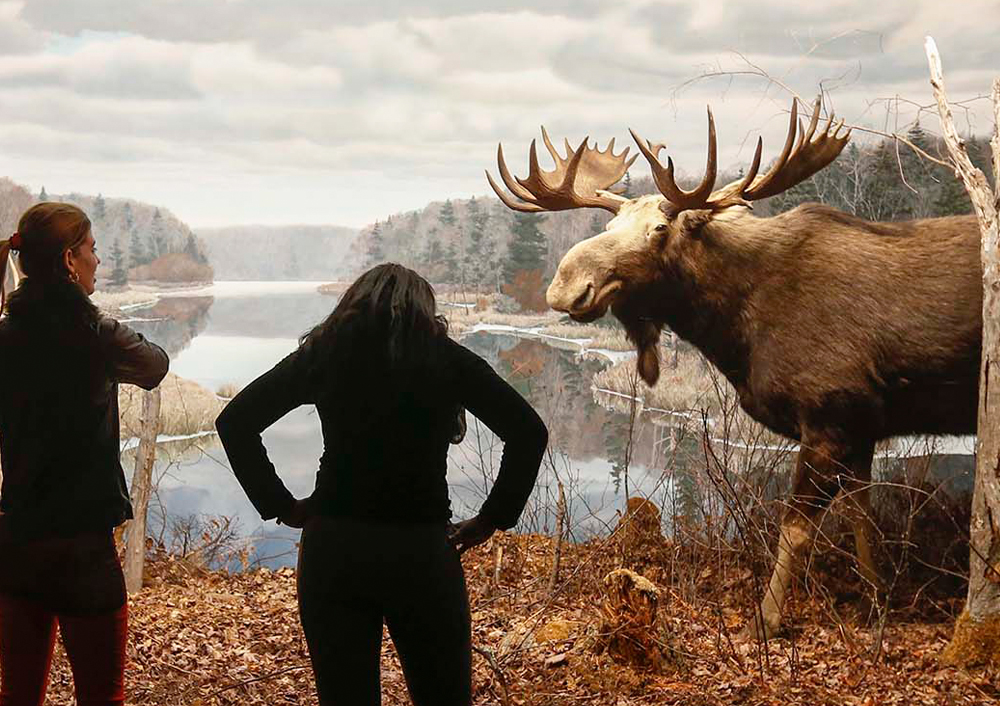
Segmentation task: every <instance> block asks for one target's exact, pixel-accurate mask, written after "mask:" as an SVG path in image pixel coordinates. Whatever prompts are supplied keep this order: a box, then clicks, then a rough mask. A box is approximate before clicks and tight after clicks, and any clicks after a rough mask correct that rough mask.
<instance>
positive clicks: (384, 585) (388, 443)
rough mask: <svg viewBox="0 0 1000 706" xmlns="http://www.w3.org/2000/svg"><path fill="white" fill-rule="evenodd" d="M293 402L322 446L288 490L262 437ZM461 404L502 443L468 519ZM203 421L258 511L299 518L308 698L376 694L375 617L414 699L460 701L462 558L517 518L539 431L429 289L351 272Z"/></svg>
mask: <svg viewBox="0 0 1000 706" xmlns="http://www.w3.org/2000/svg"><path fill="white" fill-rule="evenodd" d="M305 404H315V405H316V408H317V410H318V412H319V418H320V422H321V423H322V430H323V442H324V450H323V456H322V458H320V461H319V473H317V474H316V489H315V491H314V492H313V493H312V495H311V496H310V497H309V498H307V499H296V498H294V497H293V496H292V494H291V493H289V491H288V489H287V488H286V487H285V486H284V484H283V483H282V482H281V480H280V479H279V478H278V476H277V474H276V473H275V469H274V466H273V465H272V464H271V462H270V461H269V460H268V458H267V454H266V452H265V449H264V446H263V444H262V443H261V437H260V435H261V432H262V431H263V430H264V429H266V428H267V427H269V426H271V425H272V424H273V423H274V422H276V421H277V420H278V419H280V418H281V417H283V416H284V415H285V414H286V413H287V412H289V411H291V410H292V409H294V408H296V407H298V406H300V405H305ZM462 408H466V409H468V410H469V411H470V412H472V413H473V414H474V415H475V416H476V417H477V418H479V419H480V420H481V421H482V422H483V423H485V424H486V425H487V426H488V427H489V428H490V429H492V430H493V432H494V433H496V434H497V436H499V437H500V438H501V439H503V441H504V449H503V457H502V458H501V461H500V468H499V471H498V473H497V477H496V482H495V483H494V484H493V488H492V489H491V491H490V493H489V496H488V497H487V498H486V501H485V502H484V503H483V505H482V507H481V508H480V510H479V513H478V514H477V515H476V516H475V517H473V518H471V519H468V520H465V521H464V522H459V523H457V524H451V522H450V518H451V507H450V504H449V501H448V481H447V477H446V472H447V466H448V459H447V455H448V444H449V443H450V442H452V441H453V440H454V439H455V438H456V436H459V435H460V432H461V430H462V425H461V422H459V423H458V424H457V425H456V418H457V415H459V414H460V413H459V410H460V409H462ZM458 418H459V419H460V417H458ZM216 426H217V427H218V430H219V436H220V438H221V439H222V444H223V446H224V447H225V449H226V454H227V455H228V456H229V461H230V464H231V465H232V469H233V472H234V473H235V474H236V477H237V479H238V480H239V482H240V483H241V484H242V486H243V489H244V490H245V491H246V493H247V495H248V496H249V498H250V501H251V502H252V503H253V505H254V507H256V508H257V510H258V512H260V515H261V517H262V518H264V519H270V518H277V519H278V521H279V522H282V523H284V524H286V525H289V526H290V527H304V530H303V532H302V540H301V542H300V544H299V566H298V597H299V615H300V617H301V619H302V627H303V630H304V631H305V636H306V643H307V644H308V646H309V656H310V658H311V659H312V665H313V671H314V673H315V675H316V688H317V691H318V692H319V702H320V704H322V705H324V706H325V705H326V704H352V705H358V706H360V705H362V704H378V703H380V686H379V658H380V654H381V649H380V648H381V644H382V623H383V620H384V621H385V624H386V625H387V626H388V628H389V635H390V636H391V637H392V641H393V642H394V643H395V645H396V651H397V652H398V653H399V659H400V662H401V663H402V665H403V673H404V674H405V676H406V683H407V686H408V687H409V690H410V695H411V696H412V698H413V702H414V703H415V704H416V705H417V706H426V705H429V704H434V705H435V706H468V704H470V703H471V699H472V696H471V694H472V679H471V667H472V648H471V643H470V638H471V635H470V619H469V599H468V595H467V593H466V588H465V577H464V575H463V573H462V564H461V562H460V561H459V554H460V553H461V552H463V551H465V550H466V549H468V548H470V547H474V546H476V545H477V544H481V543H482V542H485V541H486V540H487V539H489V537H490V536H491V535H492V534H493V533H494V532H495V531H496V530H497V529H501V530H502V529H508V528H510V527H513V526H514V525H515V524H516V523H517V520H518V517H519V516H520V514H521V511H522V510H523V509H524V505H525V503H526V502H527V499H528V496H529V494H530V493H531V489H532V487H533V485H534V482H535V478H536V476H537V474H538V467H539V464H540V463H541V460H542V454H543V452H544V451H545V445H546V443H547V439H548V432H547V431H546V429H545V425H544V424H543V423H542V420H541V419H540V418H539V417H538V415H537V414H536V413H535V412H534V410H532V409H531V407H530V406H529V405H528V403H527V402H526V401H525V400H524V398H522V397H521V396H520V395H519V394H518V393H517V392H516V391H515V390H514V389H513V388H512V387H511V386H510V385H508V384H507V383H506V382H505V381H504V380H503V378H501V377H500V376H499V375H497V374H496V372H494V370H493V369H492V368H491V367H490V365H489V363H487V362H486V361H485V360H483V359H482V358H480V357H479V356H477V355H476V354H475V353H473V352H472V351H470V350H469V349H467V348H465V347H464V346H462V345H460V344H458V343H456V342H455V341H453V340H451V339H450V338H449V337H448V327H447V324H446V322H445V320H444V319H443V318H441V317H440V316H437V314H436V311H435V301H434V290H433V289H431V286H430V284H428V283H427V281H426V280H425V279H424V278H423V277H421V276H420V275H418V274H417V273H416V272H414V271H412V270H409V269H407V268H405V267H402V266H400V265H395V264H391V263H390V264H385V265H379V266H378V267H375V268H373V269H371V270H369V271H368V272H366V273H364V274H363V275H361V277H359V278H358V280H357V281H356V282H354V284H352V285H351V286H350V287H349V288H348V289H347V291H346V292H344V294H343V296H342V297H341V298H340V301H339V302H338V303H337V306H336V307H335V308H334V310H333V313H331V314H330V315H329V316H328V317H327V319H326V320H325V321H323V322H322V323H320V324H319V325H318V326H316V328H314V329H313V330H312V331H310V332H309V333H307V334H306V335H305V336H303V337H302V340H301V342H300V345H299V348H298V349H297V350H296V351H294V352H293V353H292V354H291V355H289V356H288V357H286V358H285V359H284V360H282V361H281V362H280V363H278V364H277V365H276V366H275V367H274V368H273V369H272V370H271V371H269V372H267V373H265V374H264V375H262V376H261V377H259V378H258V379H257V380H255V381H254V382H252V383H250V384H249V385H248V386H247V387H246V388H245V389H244V390H243V391H242V392H240V393H239V394H238V395H237V396H236V397H234V398H233V400H232V401H231V402H230V403H229V405H228V406H227V407H226V408H225V409H224V410H223V412H222V414H221V415H220V416H219V419H218V420H217V421H216Z"/></svg>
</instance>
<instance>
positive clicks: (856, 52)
mask: <svg viewBox="0 0 1000 706" xmlns="http://www.w3.org/2000/svg"><path fill="white" fill-rule="evenodd" d="M968 2H969V6H968V7H969V9H968V10H964V11H963V12H961V13H954V12H949V11H948V9H947V8H943V7H940V6H939V5H938V4H932V3H929V2H924V3H881V4H878V5H877V6H875V5H872V4H871V3H867V4H865V3H862V2H860V0H831V2H828V3H825V4H824V5H822V6H813V5H808V4H803V3H802V2H801V0H761V2H757V3H754V4H752V5H748V4H745V3H732V2H724V1H723V0H700V1H698V2H696V1H695V0H683V1H682V0H671V1H669V2H658V1H657V2H651V1H648V0H626V1H623V2H615V3H598V2H593V1H589V0H588V1H587V2H577V1H576V0H573V1H570V0H557V1H555V2H551V3H545V4H543V5H538V4H537V3H535V2H528V1H527V0H497V1H495V2H489V3H485V2H476V3H470V2H468V1H467V0H429V1H428V2H424V3H420V4H419V7H417V6H416V5H414V4H413V3H412V2H403V1H402V0H395V1H393V2H361V1H360V0H356V1H355V0H350V1H347V2H329V1H328V0H142V1H141V2H138V1H137V2H126V3H123V2H121V0H73V2H66V1H65V0H27V2H3V1H2V0H0V40H2V39H3V38H4V37H9V39H8V41H7V46H0V52H5V53H6V54H7V55H6V56H5V57H4V61H3V62H0V91H2V92H3V96H4V100H2V101H0V124H2V125H3V127H4V129H3V130H2V131H0V154H2V155H3V156H4V164H5V166H6V167H7V168H8V169H10V170H11V172H10V175H11V176H13V177H14V178H15V179H17V178H18V177H19V173H20V174H24V175H27V176H25V177H24V178H26V179H27V178H29V177H30V179H32V180H35V179H38V180H41V182H42V183H47V182H50V181H51V180H52V179H55V180H56V181H52V182H51V183H50V184H47V185H48V186H49V188H50V190H56V191H58V190H62V191H70V190H83V191H85V190H90V191H103V192H104V193H117V194H120V195H134V196H135V197H144V198H151V199H153V200H156V201H157V202H159V203H163V204H164V205H167V206H169V207H170V208H171V209H172V210H174V211H175V212H177V213H178V214H179V215H180V216H181V217H188V218H191V219H193V220H195V221H196V223H197V222H202V223H208V222H211V223H214V224H221V223H225V222H226V221H227V220H228V221H246V220H248V219H247V218H244V217H242V215H241V214H242V212H244V211H247V210H252V211H253V212H254V213H255V215H254V218H253V220H257V221H261V222H276V221H281V220H296V221H302V220H309V219H319V218H326V219H331V220H332V221H333V222H336V220H337V217H338V214H340V215H341V217H342V218H343V219H344V220H341V222H351V223H355V224H357V223H362V222H364V220H365V219H367V220H368V221H372V220H374V219H375V218H384V217H385V215H387V214H388V213H391V212H394V211H398V210H402V209H403V208H415V207H417V206H419V205H421V202H420V199H425V200H431V199H442V198H446V197H449V196H459V195H462V194H464V195H469V194H472V193H477V194H478V193H486V192H487V186H486V183H485V180H484V178H483V175H482V170H483V169H484V168H493V167H494V166H495V154H496V145H497V142H503V144H504V147H505V150H506V153H507V155H508V160H509V163H510V165H511V168H512V169H513V170H514V171H515V172H516V173H518V174H523V173H524V172H525V171H526V164H527V161H526V153H527V147H528V144H529V143H530V141H531V140H532V139H533V138H536V137H538V134H539V133H538V126H539V125H540V124H545V125H546V126H547V127H548V128H549V130H550V132H551V133H552V135H553V137H557V136H558V138H559V139H561V137H562V136H565V137H567V138H569V139H570V140H571V141H574V142H575V141H579V140H580V139H581V138H582V137H583V136H584V135H588V134H589V135H591V136H592V138H594V139H599V140H600V141H601V144H602V145H603V144H605V143H606V141H607V139H608V138H610V137H613V136H614V137H617V138H618V144H619V146H622V145H624V144H628V143H629V140H628V133H627V127H629V126H631V127H635V128H636V129H638V130H639V131H640V132H641V133H642V134H643V135H645V136H646V137H649V138H650V139H653V140H654V141H656V140H666V141H667V142H668V148H669V151H670V154H671V155H672V156H673V157H674V159H675V162H676V163H677V164H678V165H679V168H681V169H688V170H690V171H691V172H693V173H697V172H698V170H700V169H701V168H702V167H703V165H704V160H705V153H704V150H705V140H706V138H705V131H706V127H705V105H706V104H711V105H712V107H713V110H714V111H715V117H716V123H717V125H718V129H719V150H720V162H721V164H722V165H723V166H725V167H728V166H733V165H738V164H744V165H745V164H746V163H747V162H748V161H749V158H750V153H751V151H752V146H753V143H754V141H755V140H756V136H757V135H758V134H760V135H762V136H763V137H764V140H765V159H768V158H770V157H773V156H774V154H776V152H777V150H778V149H780V145H781V144H782V142H783V139H784V131H785V128H786V124H787V120H786V115H787V113H786V112H785V111H787V108H788V105H789V95H788V93H787V92H786V90H785V89H784V87H788V88H789V89H791V90H793V91H796V92H798V93H800V94H801V95H803V96H804V97H805V98H806V99H808V98H810V97H811V96H812V95H814V94H815V92H816V91H817V90H819V88H820V86H822V87H823V88H824V89H825V90H827V91H828V95H827V102H828V105H829V106H832V107H835V108H836V111H837V113H838V114H839V115H843V116H844V117H846V118H848V120H850V121H854V122H858V123H862V124H867V125H870V126H872V127H876V128H883V127H886V126H887V125H888V126H890V127H892V126H895V122H894V120H895V119H896V117H897V114H896V113H887V112H886V106H887V103H886V102H885V100H892V99H893V98H895V97H897V96H903V97H906V98H909V99H911V100H912V101H913V102H914V103H916V104H920V103H923V104H926V103H927V102H929V90H928V87H927V78H926V74H927V69H926V61H925V59H924V55H923V35H924V34H925V33H926V32H927V31H928V29H930V30H933V32H934V34H935V36H936V38H937V39H938V43H939V45H940V46H941V48H942V52H943V53H944V54H945V70H946V76H947V80H948V86H949V90H951V91H953V93H954V97H967V96H968V95H970V94H972V95H975V94H976V93H980V92H986V91H988V87H989V84H990V81H991V80H992V74H993V73H995V68H996V56H995V51H994V49H993V47H994V42H993V39H992V36H991V34H992V27H993V26H995V24H996V23H995V22H988V21H986V19H987V18H990V17H994V16H995V15H996V14H997V10H996V8H995V7H994V6H993V3H992V2H989V1H987V0H968ZM997 19H1000V18H997ZM706 73H716V74H719V75H717V76H715V77H714V78H704V77H703V76H704V75H705V74H706ZM765 74H766V75H765ZM700 77H701V78H700ZM768 77H770V78H768ZM882 99H885V100H882ZM898 105H899V107H900V108H901V110H902V112H901V113H900V114H899V115H898V118H899V120H900V124H902V125H905V123H906V122H907V121H908V120H910V119H912V118H913V117H914V116H915V114H916V113H915V109H914V107H913V105H910V104H907V103H905V102H901V103H899V104H898ZM974 110H975V112H978V113H980V114H981V115H978V116H977V115H976V114H975V113H974V114H973V115H972V116H971V120H977V119H978V120H979V124H980V125H981V124H984V123H985V122H987V118H988V110H987V109H986V107H985V106H983V107H982V108H980V107H978V106H975V105H974ZM887 116H888V119H889V120H890V122H889V123H888V124H887V122H886V121H887ZM927 122H930V121H929V120H928V121H925V126H926V123H927ZM933 124H934V125H936V118H935V119H934V123H933ZM972 124H975V123H972ZM857 139H863V138H862V137H861V136H860V135H859V137H858V138H857ZM635 169H636V170H637V172H636V173H642V172H643V171H644V170H645V169H646V167H645V165H644V164H642V160H640V161H639V162H637V166H636V167H635ZM46 175H50V176H48V177H47V176H46ZM60 180H62V181H60ZM73 180H76V181H75V182H74V181H73ZM57 182H58V184H62V185H58V184H57ZM67 184H69V186H68V187H67ZM34 185H35V187H36V188H37V186H39V185H40V184H39V183H38V182H37V181H36V182H35V184H34ZM128 189H135V191H136V193H135V194H129V193H128V192H127V190H128ZM268 189H273V190H274V193H273V194H272V195H267V190H268ZM218 190H222V191H225V192H226V193H227V194H230V197H228V198H220V199H212V198H209V197H208V196H206V195H204V194H203V192H204V193H206V194H210V193H213V192H215V191H218ZM352 192H354V193H352ZM362 192H363V193H362ZM157 193H160V194H161V195H162V196H161V197H156V194H157ZM321 193H324V194H327V196H326V197H325V198H326V200H327V202H325V203H323V204H320V205H317V204H315V203H312V202H311V201H310V202H309V203H306V195H308V196H309V198H310V199H317V198H320V197H319V194H321ZM171 199H179V200H180V201H178V202H171ZM185 204H187V205H185ZM266 208H270V209H274V212H273V213H272V214H271V215H270V217H268V213H270V212H265V209H266ZM364 209H370V210H369V211H367V215H362V212H363V210H364ZM283 213H284V214H287V217H285V216H282V215H281V214H283ZM306 213H307V214H309V215H308V217H304V216H302V214H306ZM296 214H297V215H296Z"/></svg>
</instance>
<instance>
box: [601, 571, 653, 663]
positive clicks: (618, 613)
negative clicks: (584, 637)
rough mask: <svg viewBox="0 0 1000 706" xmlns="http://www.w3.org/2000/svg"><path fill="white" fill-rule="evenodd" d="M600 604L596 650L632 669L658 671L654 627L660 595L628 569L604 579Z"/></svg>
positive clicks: (651, 584) (650, 584) (643, 578)
mask: <svg viewBox="0 0 1000 706" xmlns="http://www.w3.org/2000/svg"><path fill="white" fill-rule="evenodd" d="M604 586H605V594H604V603H603V605H602V611H601V612H602V620H601V626H600V628H599V629H598V643H597V650H598V651H603V650H607V652H608V655H609V656H610V657H611V659H612V660H614V661H615V662H617V663H619V664H629V665H633V666H636V667H653V668H656V667H659V666H660V665H661V664H662V662H663V658H664V654H663V649H662V647H661V644H662V643H661V641H660V640H659V634H658V632H659V630H658V626H657V620H656V616H657V608H658V607H659V598H660V591H659V589H657V588H656V586H654V585H653V583H652V582H650V581H649V579H647V578H645V577H644V576H640V575H639V574H637V573H635V572H634V571H632V570H631V569H615V570H614V571H612V572H611V573H610V574H608V575H607V576H605V577H604Z"/></svg>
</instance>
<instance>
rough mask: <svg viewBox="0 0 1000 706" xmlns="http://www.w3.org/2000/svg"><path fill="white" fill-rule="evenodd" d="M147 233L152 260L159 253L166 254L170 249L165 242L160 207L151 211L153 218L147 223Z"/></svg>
mask: <svg viewBox="0 0 1000 706" xmlns="http://www.w3.org/2000/svg"><path fill="white" fill-rule="evenodd" d="M149 235H150V241H151V243H150V250H151V251H152V257H151V259H152V260H155V259H156V258H158V257H160V256H161V255H166V254H167V253H168V252H169V251H170V249H169V244H168V243H167V232H166V228H165V227H164V225H163V216H162V215H161V214H160V209H156V210H155V211H154V212H153V220H152V221H151V222H150V224H149Z"/></svg>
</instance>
